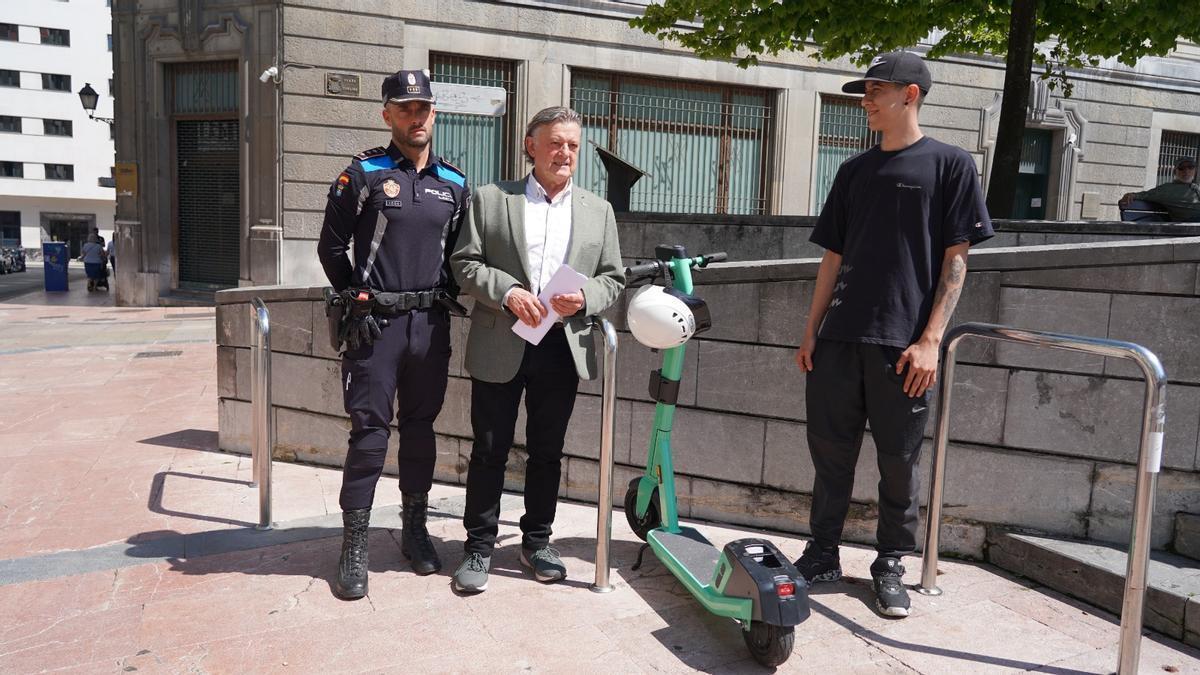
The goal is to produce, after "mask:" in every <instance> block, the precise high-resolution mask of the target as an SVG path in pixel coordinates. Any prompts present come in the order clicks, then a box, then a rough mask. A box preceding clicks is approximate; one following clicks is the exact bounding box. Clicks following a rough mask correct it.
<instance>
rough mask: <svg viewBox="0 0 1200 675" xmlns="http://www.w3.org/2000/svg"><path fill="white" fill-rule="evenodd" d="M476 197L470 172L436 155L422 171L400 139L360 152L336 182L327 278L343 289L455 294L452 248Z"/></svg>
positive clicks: (320, 250) (324, 255)
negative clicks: (447, 291)
mask: <svg viewBox="0 0 1200 675" xmlns="http://www.w3.org/2000/svg"><path fill="white" fill-rule="evenodd" d="M469 203H470V192H469V190H468V188H467V180H466V177H465V176H464V175H463V173H462V171H460V170H458V169H457V168H455V167H454V166H452V165H450V164H448V163H447V162H446V161H445V160H443V159H441V158H440V157H437V156H436V155H433V154H432V153H430V156H429V161H428V163H427V164H426V166H425V168H423V169H422V170H420V171H417V169H416V166H415V165H414V164H413V163H412V161H410V160H409V159H408V158H406V157H405V156H404V155H402V154H401V153H400V150H399V149H398V148H396V146H395V145H394V144H390V145H388V147H387V148H373V149H371V150H367V151H366V152H362V153H359V154H358V155H355V157H354V159H353V160H351V162H350V166H348V167H346V170H345V171H343V172H342V173H341V175H339V176H338V177H337V180H335V181H334V182H333V185H331V186H330V188H329V201H328V203H327V204H326V206H325V221H324V223H323V225H322V226H321V239H320V241H319V242H318V244H317V257H318V258H320V260H321V266H322V267H323V268H324V269H325V276H326V277H328V278H329V282H330V284H332V285H333V288H334V289H335V290H337V291H341V290H344V289H346V288H351V287H353V288H370V289H372V290H374V291H390V292H399V291H422V290H428V289H431V288H447V289H450V292H451V294H454V293H455V292H456V290H455V288H454V278H453V276H451V274H450V267H449V262H448V257H449V256H448V250H449V249H451V248H452V247H453V246H454V242H455V239H456V238H457V237H458V231H459V229H460V227H461V226H462V223H463V221H464V219H465V217H466V212H467V208H468V206H469ZM351 246H353V247H354V263H353V264H351V262H350V260H349V258H348V257H347V256H346V252H347V251H348V250H349V249H350V247H351Z"/></svg>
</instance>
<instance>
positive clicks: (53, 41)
mask: <svg viewBox="0 0 1200 675" xmlns="http://www.w3.org/2000/svg"><path fill="white" fill-rule="evenodd" d="M41 31H42V44H44V45H57V46H59V47H70V46H71V31H69V30H67V29H65V28H42V29H41Z"/></svg>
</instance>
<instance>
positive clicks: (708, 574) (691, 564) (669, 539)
mask: <svg viewBox="0 0 1200 675" xmlns="http://www.w3.org/2000/svg"><path fill="white" fill-rule="evenodd" d="M646 538H647V540H650V543H651V547H652V548H656V549H657V548H661V549H663V550H664V551H665V552H666V553H668V554H670V556H671V557H672V558H674V559H675V560H676V561H677V562H678V563H679V565H680V566H681V567H683V568H684V569H685V570H687V572H688V574H690V575H691V576H692V578H693V579H695V580H696V581H697V582H698V583H699V584H700V585H701V586H707V585H708V584H709V581H710V580H711V579H712V576H713V571H714V570H716V569H717V562H718V561H719V560H720V559H721V550H720V549H718V548H717V547H716V546H713V545H712V542H710V541H709V540H708V539H705V538H704V535H702V534H700V533H699V532H698V531H696V530H694V529H692V528H690V527H681V528H679V532H667V531H665V530H651V531H650V532H649V533H648V534H647V536H646Z"/></svg>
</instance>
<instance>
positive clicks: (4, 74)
mask: <svg viewBox="0 0 1200 675" xmlns="http://www.w3.org/2000/svg"><path fill="white" fill-rule="evenodd" d="M19 86H21V73H20V71H17V70H0V87H19Z"/></svg>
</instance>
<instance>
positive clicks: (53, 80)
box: [42, 73, 71, 92]
mask: <svg viewBox="0 0 1200 675" xmlns="http://www.w3.org/2000/svg"><path fill="white" fill-rule="evenodd" d="M42 89H49V90H50V91H68V92H69V91H71V76H70V75H53V74H51V73H42Z"/></svg>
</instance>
